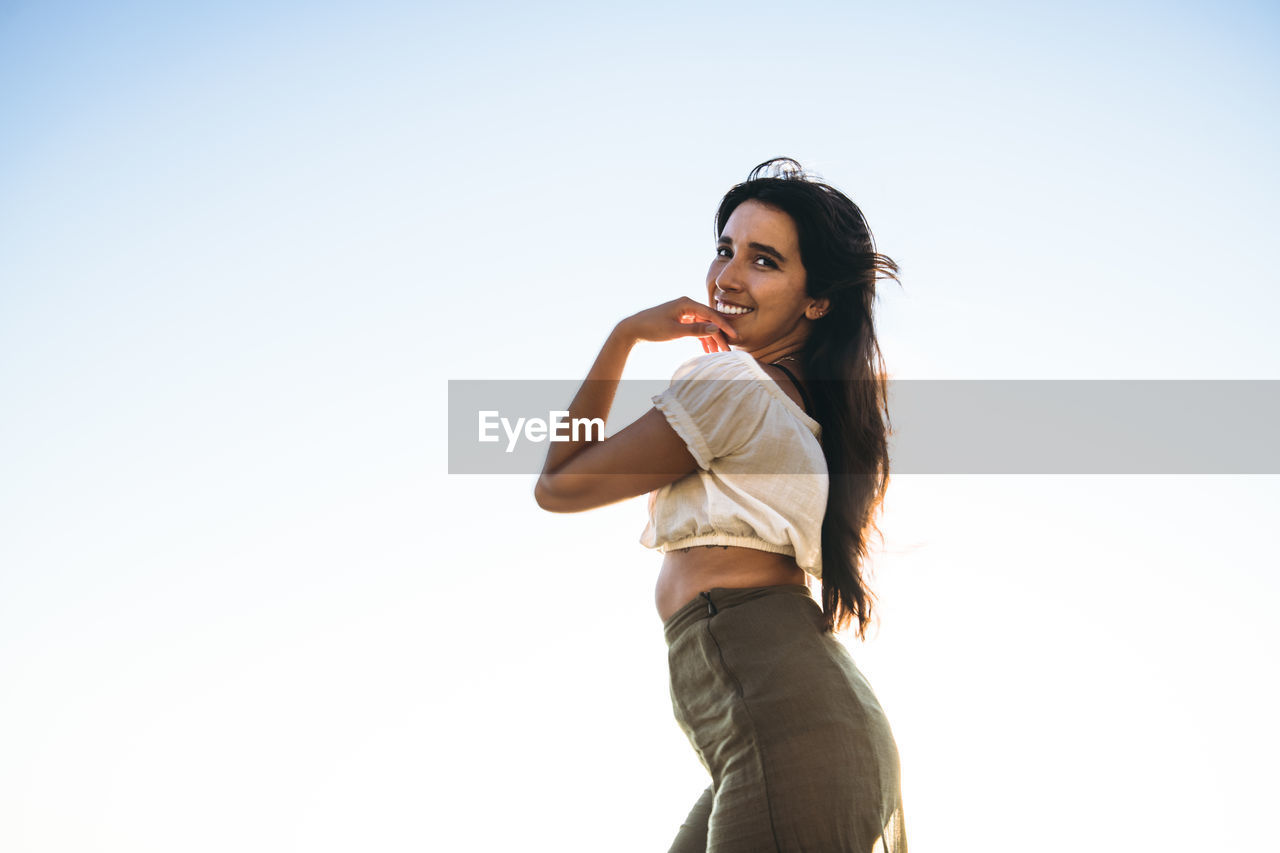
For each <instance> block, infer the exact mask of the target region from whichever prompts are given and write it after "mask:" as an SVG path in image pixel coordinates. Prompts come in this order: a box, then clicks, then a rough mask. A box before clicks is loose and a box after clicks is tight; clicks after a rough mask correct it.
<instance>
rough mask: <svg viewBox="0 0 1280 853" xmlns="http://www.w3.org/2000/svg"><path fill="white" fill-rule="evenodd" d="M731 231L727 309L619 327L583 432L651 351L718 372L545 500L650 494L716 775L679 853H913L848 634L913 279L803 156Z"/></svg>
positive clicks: (883, 468) (683, 702) (676, 699)
mask: <svg viewBox="0 0 1280 853" xmlns="http://www.w3.org/2000/svg"><path fill="white" fill-rule="evenodd" d="M716 223H717V229H716V238H717V240H716V248H715V257H714V258H713V260H712V262H711V266H710V269H708V271H707V303H708V304H706V305H702V304H700V303H698V302H695V301H694V300H692V299H688V298H679V299H675V300H672V301H671V302H668V303H665V304H663V305H659V306H656V307H654V308H650V309H648V310H646V311H641V312H640V313H638V314H635V315H633V316H631V317H628V318H626V319H624V320H622V321H621V322H619V323H618V325H617V326H616V327H615V328H614V330H613V332H612V333H611V334H610V335H609V337H608V339H607V340H606V342H605V345H604V348H603V349H602V350H601V352H600V355H599V356H598V357H597V359H596V362H595V364H594V365H593V366H592V368H591V371H590V372H589V373H588V375H587V380H586V381H585V382H584V383H583V386H582V388H581V390H579V392H578V394H577V396H576V397H575V398H574V400H573V402H572V403H571V404H570V407H569V412H568V414H567V417H569V418H571V419H603V418H607V417H608V414H609V410H610V409H611V407H612V404H613V397H614V394H615V392H616V390H617V383H618V381H619V378H620V376H621V374H622V369H623V367H624V365H625V363H626V359H627V356H628V354H629V353H630V351H631V348H632V347H633V346H634V345H635V344H636V343H637V342H638V341H642V340H643V341H667V340H674V339H677V338H683V337H690V336H696V337H698V338H699V339H700V340H701V341H702V345H703V349H704V350H705V354H704V355H702V356H700V357H698V358H695V359H692V360H690V361H689V362H687V363H686V364H684V365H682V366H681V367H680V368H679V369H678V370H677V371H676V374H675V376H674V378H673V381H672V383H671V385H670V387H668V388H667V390H666V391H664V392H663V393H662V394H659V395H658V396H656V397H654V407H653V408H652V409H650V410H649V412H648V413H646V414H645V415H644V416H642V417H641V418H640V419H639V420H637V421H636V422H635V423H633V424H631V425H630V426H628V427H626V428H625V429H623V430H621V431H620V432H619V433H618V434H617V435H615V436H613V437H611V438H608V439H605V440H594V441H593V440H591V439H590V438H589V437H585V436H584V437H582V438H581V439H576V438H575V439H574V440H570V441H565V442H560V443H557V444H553V445H551V446H550V449H549V451H548V453H547V461H546V464H545V466H544V468H543V473H542V475H541V477H539V479H538V484H537V486H536V488H535V496H536V498H537V500H538V503H539V505H541V506H542V507H543V508H545V509H549V510H552V511H558V512H573V511H578V510H585V509H591V508H593V507H598V506H603V505H605V504H609V503H613V502H615V501H618V500H622V499H624V498H628V497H633V496H636V495H641V494H644V493H646V492H648V493H650V499H649V511H650V517H649V524H648V526H647V527H646V528H645V530H644V533H643V535H642V537H641V542H642V543H643V544H645V545H647V546H649V547H652V548H658V549H660V550H661V551H662V552H663V553H664V558H663V563H662V568H661V571H660V572H659V574H658V581H657V589H656V593H655V598H656V603H657V608H658V615H659V616H660V617H661V618H662V620H663V623H664V626H663V627H664V634H665V637H666V640H667V644H668V647H669V662H670V667H671V698H672V704H673V710H674V712H675V716H676V720H677V722H678V723H679V724H680V726H681V727H682V728H683V729H684V731H685V733H686V734H687V735H688V737H689V740H690V743H691V744H692V745H693V747H694V749H695V750H696V751H697V753H698V756H699V758H700V759H701V761H702V762H703V764H704V766H705V767H706V768H707V771H708V772H709V773H710V774H711V785H710V786H709V787H708V788H707V790H706V791H705V792H704V794H703V796H702V798H701V799H700V800H699V801H698V802H697V804H695V806H694V808H693V810H692V811H691V812H690V813H689V816H688V818H687V819H686V821H685V823H684V825H683V826H682V827H681V828H680V831H679V833H678V834H677V836H676V839H675V842H674V843H673V845H672V847H671V850H672V851H673V853H690V851H715V853H731V852H732V853H751V851H802V850H821V851H859V853H867V851H871V850H876V849H878V850H881V851H884V853H905V851H906V835H905V829H904V823H903V809H902V796H901V785H900V782H899V766H898V751H897V746H896V744H895V742H894V739H893V734H892V732H891V730H890V728H889V724H888V721H887V720H886V718H885V716H884V713H883V711H882V710H881V708H880V704H879V702H878V701H877V700H876V697H875V694H874V692H873V691H872V689H871V687H870V685H869V684H868V683H867V681H866V679H865V678H863V676H862V674H861V673H860V672H859V671H858V669H857V667H856V666H855V665H854V663H853V660H852V658H851V657H850V656H849V653H848V651H847V650H846V649H845V647H844V646H843V645H842V644H841V643H840V642H838V641H837V640H836V639H835V637H834V636H833V632H835V631H837V630H840V629H841V628H843V627H846V626H848V625H850V624H856V626H857V633H858V634H859V636H861V635H862V633H863V631H864V629H865V627H866V625H867V622H868V620H869V618H870V612H871V599H872V596H871V593H870V591H869V590H868V589H867V587H866V585H865V582H864V580H863V577H862V573H861V570H860V567H861V563H862V561H863V559H864V557H865V554H866V544H865V543H866V536H867V532H868V529H869V528H870V526H871V521H872V518H873V516H874V514H875V513H876V511H877V510H878V508H879V506H880V505H881V501H882V499H883V496H884V490H885V487H886V484H887V482H888V461H889V460H888V449H887V440H886V432H887V430H886V422H885V416H886V412H885V380H884V369H883V364H882V360H881V357H880V350H879V346H878V344H877V342H876V336H875V330H874V325H873V322H872V306H873V303H874V297H875V286H876V282H877V279H878V278H879V277H881V276H893V275H894V274H895V272H896V269H897V268H896V266H895V265H894V264H893V262H892V261H891V260H889V259H888V258H886V257H884V256H882V255H879V254H877V253H876V252H875V249H874V246H873V243H872V238H871V232H870V230H869V229H868V228H867V225H866V222H865V220H864V219H863V217H862V213H861V211H859V210H858V208H857V206H856V205H854V203H853V202H852V201H850V200H849V199H848V197H846V196H845V195H844V194H842V193H840V192H839V191H838V190H835V189H834V188H832V187H830V186H828V185H826V184H824V183H821V182H818V181H816V180H813V179H811V178H810V177H809V176H807V175H806V174H805V173H804V172H803V170H802V169H800V167H799V164H797V163H795V161H793V160H789V159H786V158H783V159H780V160H774V161H769V162H768V163H764V164H761V165H760V166H758V167H756V169H755V170H753V171H752V173H751V175H750V176H749V177H748V179H747V181H745V182H744V183H742V184H739V185H737V186H735V187H734V188H733V189H731V190H730V191H729V192H728V194H726V195H725V197H724V199H723V200H722V202H721V204H720V207H719V210H718V212H717V215H716ZM788 362H789V363H790V365H791V366H790V367H788V366H787V363H788ZM809 578H813V579H814V580H815V581H820V582H821V587H822V604H821V606H819V604H818V602H816V601H815V600H814V599H813V597H812V596H811V595H810V592H809V586H808V579H809Z"/></svg>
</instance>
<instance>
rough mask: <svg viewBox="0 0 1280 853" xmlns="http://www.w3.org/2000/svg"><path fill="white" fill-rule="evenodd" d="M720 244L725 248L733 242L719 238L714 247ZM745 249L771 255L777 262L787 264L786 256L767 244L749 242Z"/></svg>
mask: <svg viewBox="0 0 1280 853" xmlns="http://www.w3.org/2000/svg"><path fill="white" fill-rule="evenodd" d="M721 244H723V245H726V246H732V245H733V240H732V238H729V237H721V238H720V239H719V240H718V241H717V242H716V245H721ZM747 248H749V249H755V250H756V251H757V252H764V253H765V254H766V255H773V256H774V257H775V258H777V259H778V261H779V262H780V263H784V264H785V263H786V262H787V256H786V255H784V254H782V253H781V252H779V251H778V250H777V249H775V248H773V247H772V246H770V245H769V244H768V243H757V242H755V241H752V242H750V243H748V244H747Z"/></svg>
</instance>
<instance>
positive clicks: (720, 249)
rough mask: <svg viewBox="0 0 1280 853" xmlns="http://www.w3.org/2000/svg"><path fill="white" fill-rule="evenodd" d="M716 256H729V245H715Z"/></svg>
mask: <svg viewBox="0 0 1280 853" xmlns="http://www.w3.org/2000/svg"><path fill="white" fill-rule="evenodd" d="M716 257H717V258H727V257H729V247H728V246H717V247H716Z"/></svg>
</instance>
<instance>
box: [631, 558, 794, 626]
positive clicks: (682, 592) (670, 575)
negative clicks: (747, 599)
mask: <svg viewBox="0 0 1280 853" xmlns="http://www.w3.org/2000/svg"><path fill="white" fill-rule="evenodd" d="M782 584H799V585H801V586H804V585H805V573H804V569H802V568H800V566H799V565H797V564H796V561H795V558H794V557H788V556H786V555H785V554H771V553H769V552H768V551H757V550H756V549H754V548H739V547H736V546H732V545H695V546H694V547H692V548H685V549H683V550H680V551H668V552H667V553H666V555H665V556H664V557H663V560H662V571H660V572H659V573H658V587H657V589H656V590H655V592H654V598H655V600H656V603H657V605H658V616H659V617H660V618H661V619H662V621H663V622H666V621H667V620H668V619H670V618H671V617H672V616H673V615H675V612H676V611H677V610H679V609H680V608H681V607H684V606H685V605H686V604H688V603H689V602H690V601H692V600H693V599H694V598H696V597H697V596H698V594H699V593H701V592H705V591H707V590H711V589H715V588H716V587H723V588H725V589H741V588H743V587H751V586H781V585H782Z"/></svg>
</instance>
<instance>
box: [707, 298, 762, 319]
mask: <svg viewBox="0 0 1280 853" xmlns="http://www.w3.org/2000/svg"><path fill="white" fill-rule="evenodd" d="M715 309H716V310H717V311H719V312H720V313H721V314H729V315H730V316H736V315H739V314H750V313H751V312H752V311H754V310H756V309H754V308H743V307H742V306H741V305H730V304H729V303H728V302H721V301H720V300H719V299H717V300H716V304H715Z"/></svg>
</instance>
